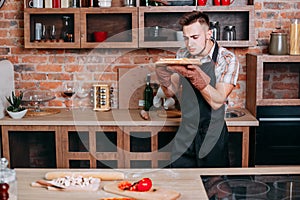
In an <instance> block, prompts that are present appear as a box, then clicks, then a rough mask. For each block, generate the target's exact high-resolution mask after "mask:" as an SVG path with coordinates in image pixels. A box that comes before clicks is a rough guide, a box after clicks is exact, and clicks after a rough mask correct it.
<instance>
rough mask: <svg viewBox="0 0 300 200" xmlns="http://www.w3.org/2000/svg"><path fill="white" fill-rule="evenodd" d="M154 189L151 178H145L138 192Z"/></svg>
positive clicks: (138, 186)
mask: <svg viewBox="0 0 300 200" xmlns="http://www.w3.org/2000/svg"><path fill="white" fill-rule="evenodd" d="M151 187H152V181H151V179H150V178H143V179H141V180H140V181H139V182H138V184H137V191H141V192H144V191H149V190H150V189H151Z"/></svg>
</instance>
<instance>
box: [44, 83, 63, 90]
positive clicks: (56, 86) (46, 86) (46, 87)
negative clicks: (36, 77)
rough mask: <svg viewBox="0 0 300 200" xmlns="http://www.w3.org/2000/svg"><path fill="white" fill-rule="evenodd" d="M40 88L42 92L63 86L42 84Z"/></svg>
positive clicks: (59, 84)
mask: <svg viewBox="0 0 300 200" xmlns="http://www.w3.org/2000/svg"><path fill="white" fill-rule="evenodd" d="M39 86H40V88H41V89H42V90H52V89H57V88H59V87H60V86H61V83H60V82H40V83H39Z"/></svg>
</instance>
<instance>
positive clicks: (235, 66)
mask: <svg viewBox="0 0 300 200" xmlns="http://www.w3.org/2000/svg"><path fill="white" fill-rule="evenodd" d="M215 67H216V68H215V73H216V78H217V82H219V83H229V84H233V85H236V84H237V81H238V77H239V68H240V64H239V61H238V60H237V58H236V56H235V55H234V54H233V53H232V52H230V51H228V50H227V49H225V48H221V49H220V52H219V55H218V59H217V63H216V65H215Z"/></svg>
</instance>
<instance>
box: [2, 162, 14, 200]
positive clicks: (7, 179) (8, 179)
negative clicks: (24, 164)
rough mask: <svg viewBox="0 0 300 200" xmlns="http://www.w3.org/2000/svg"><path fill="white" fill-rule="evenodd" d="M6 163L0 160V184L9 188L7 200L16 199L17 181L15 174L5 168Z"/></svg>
mask: <svg viewBox="0 0 300 200" xmlns="http://www.w3.org/2000/svg"><path fill="white" fill-rule="evenodd" d="M7 165H8V161H7V159H6V158H1V160H0V184H4V183H7V184H8V186H9V189H8V194H9V198H8V199H9V200H16V199H17V196H18V195H17V191H18V190H17V179H16V172H15V171H14V170H12V169H9V168H7Z"/></svg>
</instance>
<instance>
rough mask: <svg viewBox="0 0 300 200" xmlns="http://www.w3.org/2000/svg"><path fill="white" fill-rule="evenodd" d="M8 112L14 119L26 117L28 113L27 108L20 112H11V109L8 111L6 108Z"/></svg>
mask: <svg viewBox="0 0 300 200" xmlns="http://www.w3.org/2000/svg"><path fill="white" fill-rule="evenodd" d="M6 112H7V113H8V115H9V116H10V117H11V118H13V119H21V118H22V117H24V116H25V115H26V113H27V109H25V110H22V111H20V112H11V111H8V110H6Z"/></svg>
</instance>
